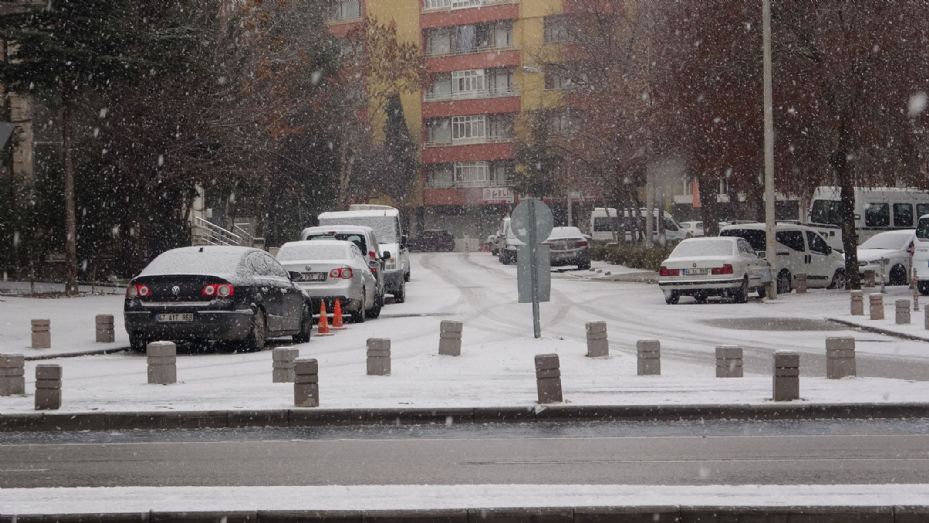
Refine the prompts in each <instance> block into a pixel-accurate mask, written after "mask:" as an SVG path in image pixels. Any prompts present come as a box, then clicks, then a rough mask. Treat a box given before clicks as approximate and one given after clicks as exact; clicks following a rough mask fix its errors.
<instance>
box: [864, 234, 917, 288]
mask: <svg viewBox="0 0 929 523" xmlns="http://www.w3.org/2000/svg"><path fill="white" fill-rule="evenodd" d="M915 241H916V230H915V229H904V230H901V231H885V232H879V233H877V234H875V235H874V236H872V237H870V238H868V239H867V241H865V242H864V243H862V244H861V245H859V246H858V270H859V271H860V272H864V271H869V270H870V271H874V275H875V276H876V277H877V278H878V281H880V280H883V281H884V283H886V284H888V285H906V284H908V283H909V282H910V272H911V271H912V270H913V269H912V268H913V243H914V242H915ZM881 259H884V260H885V261H884V264H883V270H882V266H881Z"/></svg>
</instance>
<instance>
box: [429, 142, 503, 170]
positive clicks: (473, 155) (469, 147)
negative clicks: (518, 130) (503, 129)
mask: <svg viewBox="0 0 929 523" xmlns="http://www.w3.org/2000/svg"><path fill="white" fill-rule="evenodd" d="M424 145H425V147H423V151H422V163H423V164H435V163H454V162H473V161H494V160H512V159H513V158H516V143H515V142H514V140H513V139H512V138H506V139H492V138H491V139H483V141H481V142H479V143H474V142H470V143H462V142H461V141H458V142H457V143H426V144H424Z"/></svg>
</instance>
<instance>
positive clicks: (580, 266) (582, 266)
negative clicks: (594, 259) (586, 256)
mask: <svg viewBox="0 0 929 523" xmlns="http://www.w3.org/2000/svg"><path fill="white" fill-rule="evenodd" d="M577 268H578V269H579V270H582V271H586V270H588V269H590V260H586V261H584V262H581V263H579V264H577Z"/></svg>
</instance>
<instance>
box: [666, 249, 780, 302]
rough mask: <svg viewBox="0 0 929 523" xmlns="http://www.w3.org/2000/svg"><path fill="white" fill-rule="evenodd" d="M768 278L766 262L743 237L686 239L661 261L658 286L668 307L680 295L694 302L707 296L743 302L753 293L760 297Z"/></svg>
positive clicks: (705, 298)
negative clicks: (690, 298) (691, 297)
mask: <svg viewBox="0 0 929 523" xmlns="http://www.w3.org/2000/svg"><path fill="white" fill-rule="evenodd" d="M770 278H771V268H770V266H769V265H768V262H767V261H765V260H764V259H762V258H759V257H758V255H757V254H756V253H755V251H754V250H753V249H752V247H751V245H749V244H748V242H747V241H745V240H744V239H742V238H737V237H729V238H725V237H714V238H688V239H685V240H683V241H681V243H679V244H677V247H675V248H674V250H673V251H671V256H670V257H669V258H668V259H667V260H665V261H663V262H661V268H660V269H659V271H658V286H659V287H660V288H661V291H662V292H663V293H664V297H665V302H666V303H668V304H674V303H677V302H678V300H679V299H680V297H681V296H693V297H694V299H696V300H697V303H704V302H706V300H707V297H709V296H723V297H731V298H732V299H733V301H735V302H736V303H744V302H745V300H746V299H747V298H748V294H749V293H750V292H752V291H756V292H758V296H759V297H762V298H763V297H764V296H765V284H766V283H767V282H768V281H770Z"/></svg>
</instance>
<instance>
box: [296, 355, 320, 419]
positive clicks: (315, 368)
mask: <svg viewBox="0 0 929 523" xmlns="http://www.w3.org/2000/svg"><path fill="white" fill-rule="evenodd" d="M294 406H296V407H318V406H319V362H317V361H316V360H315V359H299V360H295V361H294Z"/></svg>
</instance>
